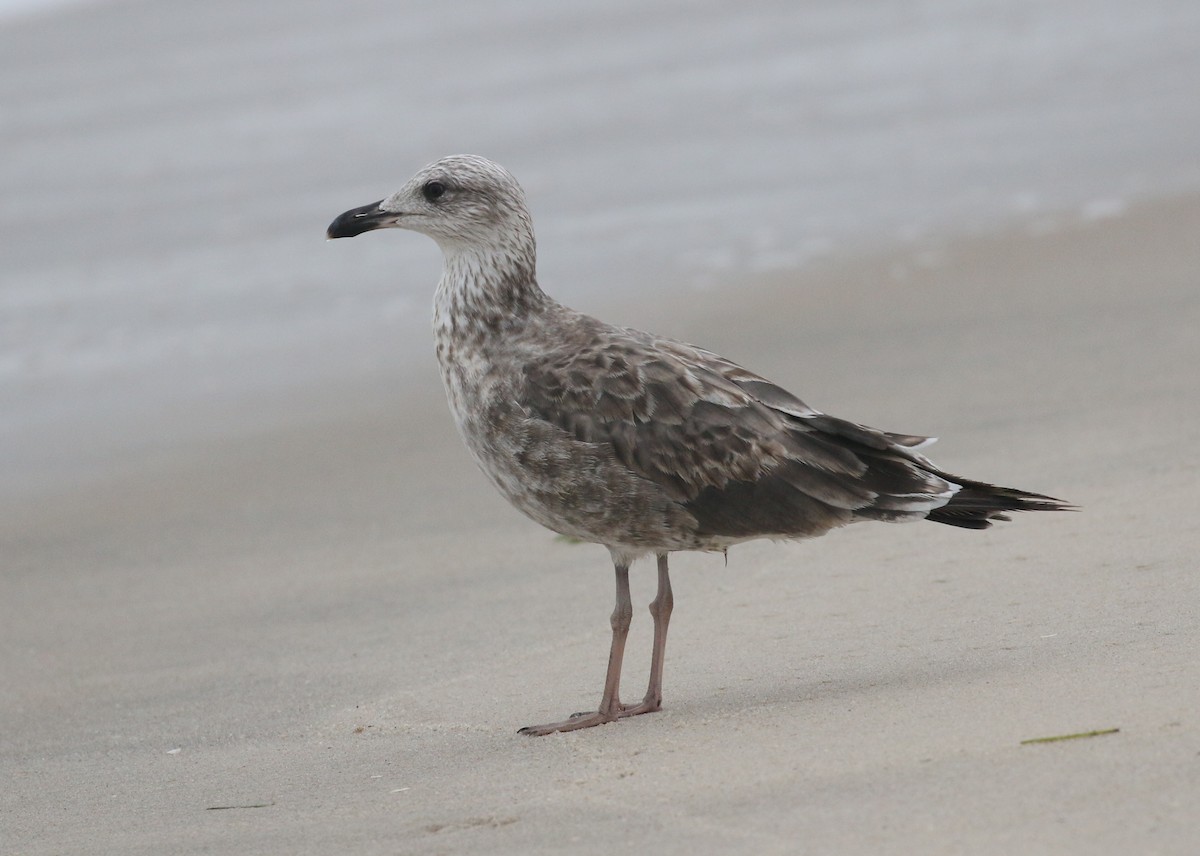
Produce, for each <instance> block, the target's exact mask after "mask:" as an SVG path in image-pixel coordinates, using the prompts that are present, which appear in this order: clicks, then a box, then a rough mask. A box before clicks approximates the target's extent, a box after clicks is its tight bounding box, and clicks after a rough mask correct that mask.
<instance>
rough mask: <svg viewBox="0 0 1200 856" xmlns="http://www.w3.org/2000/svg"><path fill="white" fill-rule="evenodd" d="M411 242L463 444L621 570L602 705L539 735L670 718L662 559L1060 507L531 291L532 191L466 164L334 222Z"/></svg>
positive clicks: (540, 515)
mask: <svg viewBox="0 0 1200 856" xmlns="http://www.w3.org/2000/svg"><path fill="white" fill-rule="evenodd" d="M390 227H400V228H402V229H411V230H413V231H416V232H422V233H424V234H426V235H428V236H430V237H431V238H433V239H434V240H435V241H437V243H438V245H439V246H440V247H441V248H442V253H443V254H444V263H443V267H442V277H441V280H440V281H439V282H438V287H437V292H436V294H435V296H434V302H433V326H434V331H435V336H436V341H437V357H438V362H439V363H440V365H441V370H442V381H443V382H444V384H445V387H446V395H447V397H448V399H449V401H450V409H451V411H452V412H453V413H454V419H455V421H456V422H457V423H458V428H459V431H460V432H461V433H462V437H463V440H464V441H465V442H466V445H467V448H468V449H469V450H470V451H471V454H472V455H473V456H474V458H475V461H476V462H477V463H478V464H479V467H480V469H482V470H483V472H484V474H485V475H486V476H487V478H488V479H489V480H490V481H491V482H492V484H493V485H495V487H496V489H497V490H499V491H500V493H501V494H503V495H504V497H505V498H506V499H507V500H508V501H509V502H511V503H512V504H513V505H514V506H516V507H517V508H518V509H519V510H520V511H522V512H523V513H525V514H526V515H528V516H529V517H531V518H533V519H534V520H536V521H537V522H538V523H541V524H542V525H543V526H546V527H548V528H550V529H552V530H554V531H555V532H559V533H562V534H563V535H569V536H572V537H574V538H579V539H581V540H584V541H590V542H594V543H596V544H603V545H604V546H605V547H607V548H608V551H609V553H610V554H611V555H612V560H613V565H614V566H615V568H616V575H617V603H616V609H615V610H614V611H613V614H612V621H611V623H612V648H611V650H610V652H609V659H608V672H607V675H606V678H605V681H604V692H603V694H602V695H601V698H600V706H599V708H598V709H597V710H596V711H595V712H593V713H587V714H576V715H575V716H573V717H570V718H568V719H566V720H563V721H561V722H553V723H549V724H547V725H534V726H530V727H528V728H523V729H521V731H522V733H524V734H531V735H543V734H550V733H552V732H555V731H573V730H575V729H578V728H587V727H590V726H593V725H600V724H602V723H605V722H612V721H613V720H616V719H621V718H623V717H627V716H634V715H636V714H639V713H650V712H651V711H656V710H658V709H659V708H660V707H661V705H662V670H663V653H664V651H665V648H666V642H667V623H668V621H669V620H670V617H671V608H672V597H671V581H670V578H669V576H668V573H667V555H668V554H669V553H671V552H673V551H675V550H716V551H724V550H726V549H728V548H729V547H730V546H731V545H733V544H737V543H740V542H742V541H748V540H751V539H754V538H777V539H778V538H812V537H815V536H817V535H823V534H824V533H826V532H828V531H829V530H830V529H835V528H837V527H839V526H844V525H846V524H847V523H854V522H857V521H859V520H884V521H893V522H896V521H907V520H922V519H924V520H933V521H935V522H937V523H946V524H949V525H951V526H961V527H964V528H967V529H986V528H988V527H989V526H990V525H991V523H992V521H993V520H1007V519H1008V517H1007V516H1006V512H1010V511H1056V510H1061V509H1065V508H1068V507H1069V506H1068V505H1067V504H1066V503H1064V502H1062V501H1061V500H1057V499H1054V498H1053V497H1049V496H1043V495H1041V494H1036V493H1028V492H1026V491H1022V490H1015V489H1013V488H1006V487H996V486H994V485H990V484H986V483H984V482H979V481H972V480H970V479H963V478H959V477H957V476H952V475H950V474H948V473H946V472H945V471H943V470H940V469H938V468H937V467H936V466H934V465H933V463H931V462H930V461H929V459H928V458H926V457H925V456H924V455H922V454H921V453H920V452H919V451H918V450H920V449H922V448H923V447H925V446H927V445H928V444H930V443H932V442H933V440H932V439H930V438H927V437H917V436H912V435H908V434H892V433H889V432H886V431H879V430H876V429H874V428H868V427H866V426H864V425H858V424H856V423H854V422H848V421H846V420H844V419H838V418H836V417H833V416H828V415H826V414H824V413H821V412H820V411H817V410H813V409H812V408H811V407H809V406H808V405H806V404H804V402H802V401H800V399H798V398H796V397H795V396H794V395H792V394H791V393H789V392H787V391H786V390H784V389H783V388H781V387H778V386H776V385H775V384H773V383H771V382H770V381H767V380H765V379H764V378H761V377H759V376H758V375H756V374H754V373H753V372H749V371H746V370H745V369H743V368H742V367H741V366H738V365H736V364H735V363H732V362H730V361H729V360H727V359H725V358H723V357H720V356H718V355H717V354H714V353H712V352H710V351H705V350H702V349H701V348H697V347H695V346H693V345H688V344H685V343H683V342H677V341H673V340H671V339H664V338H661V337H659V336H654V335H652V334H650V333H643V332H641V331H640V330H631V329H627V328H621V327H612V326H610V325H608V324H605V323H603V322H602V321H598V320H596V319H595V318H590V317H588V316H587V315H582V314H580V313H578V312H576V311H574V310H572V309H569V308H567V307H566V306H563V305H562V304H560V303H557V302H556V301H554V300H553V299H551V298H550V297H548V296H547V295H546V294H545V292H543V291H542V290H541V288H539V287H538V284H537V279H536V276H535V263H536V252H535V248H534V237H533V222H532V220H531V218H530V215H529V209H528V207H527V206H526V204H525V194H524V191H522V189H521V186H520V185H519V184H517V181H516V179H514V178H513V177H512V175H511V174H509V172H508V171H507V170H505V169H504V168H503V167H500V166H499V165H497V164H494V163H492V162H491V161H489V160H486V159H485V158H481V157H476V156H473V155H454V156H451V157H447V158H443V159H442V160H440V161H437V162H436V163H433V164H430V165H429V166H427V167H425V168H424V169H423V170H421V171H420V172H418V173H417V174H416V175H415V176H414V177H413V178H412V179H411V180H410V181H409V182H408V183H407V184H406V185H404V187H402V188H401V189H400V190H399V191H397V192H396V193H394V194H392V195H391V196H389V197H388V198H386V199H383V200H381V201H379V202H372V203H371V204H370V205H364V206H362V207H361V208H355V209H353V210H350V211H347V212H346V213H344V214H342V215H341V216H340V217H338V218H337V219H336V220H334V221H333V223H331V224H330V226H329V230H328V233H327V234H328V237H330V238H349V237H353V236H355V235H360V234H362V233H363V232H367V231H370V230H372V229H381V228H390ZM651 553H653V554H654V555H655V556H656V557H657V558H658V593H657V595H656V596H655V598H654V600H653V601H652V602H651V604H650V614H651V615H652V616H653V619H654V643H653V651H652V654H651V661H650V683H649V687H648V688H647V690H646V695H645V696H644V697H643V698H642V700H641V701H640V702H638V703H636V704H629V705H626V704H622V703H621V700H620V695H619V691H618V688H619V684H620V678H621V660H622V656H623V654H624V650H625V638H626V635H627V633H628V631H629V624H630V620H631V617H632V612H633V610H632V606H631V604H630V599H629V565H630V563H631V562H633V560H634V559H636V558H638V557H640V556H644V555H647V554H651Z"/></svg>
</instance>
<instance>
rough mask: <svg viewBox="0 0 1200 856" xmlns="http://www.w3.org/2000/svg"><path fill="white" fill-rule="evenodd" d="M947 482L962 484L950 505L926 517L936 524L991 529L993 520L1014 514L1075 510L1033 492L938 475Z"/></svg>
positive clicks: (1064, 503) (1067, 504) (943, 474)
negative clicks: (1013, 512) (1017, 512)
mask: <svg viewBox="0 0 1200 856" xmlns="http://www.w3.org/2000/svg"><path fill="white" fill-rule="evenodd" d="M938 475H940V476H942V477H943V478H945V479H946V480H947V481H950V482H953V483H954V484H957V485H960V486H961V488H960V490H959V491H958V492H957V493H955V494H954V496H953V497H952V498H951V499H950V501H949V502H948V503H946V504H945V505H943V506H942V507H941V508H935V509H934V510H933V511H931V512H929V514H927V515H926V516H925V519H926V520H932V521H933V522H934V523H945V524H946V525H948V526H961V527H962V528H964V529H987V528H988V527H989V526H991V525H992V521H993V520H1009V519H1010V518H1009V516H1008V513H1009V512H1010V511H1074V510H1075V509H1076V507H1075V506H1074V505H1071V504H1070V503H1069V502H1064V501H1063V500H1061V499H1055V498H1054V497H1052V496H1044V495H1042V494H1040V493H1030V492H1029V491H1025V490H1017V489H1016V488H1012V487H997V486H996V485H993V484H987V483H986V482H977V481H971V480H970V479H961V478H959V477H958V476H952V475H948V474H946V473H938Z"/></svg>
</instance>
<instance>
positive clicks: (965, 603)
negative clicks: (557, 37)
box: [0, 197, 1200, 854]
mask: <svg viewBox="0 0 1200 856" xmlns="http://www.w3.org/2000/svg"><path fill="white" fill-rule="evenodd" d="M1198 228H1200V199H1197V198H1194V197H1190V198H1183V199H1177V200H1169V201H1163V202H1161V203H1158V204H1154V205H1147V206H1143V207H1138V208H1135V209H1133V210H1130V211H1128V212H1125V213H1124V214H1123V215H1121V216H1118V217H1112V218H1109V219H1104V220H1100V221H1096V222H1092V223H1079V222H1076V223H1064V224H1061V225H1060V226H1059V227H1058V228H1057V229H1055V230H1054V231H1053V232H1047V233H1045V234H1029V233H1028V232H1024V233H1021V232H1014V233H1008V234H1004V235H999V236H991V237H987V238H980V239H972V240H959V241H956V242H952V243H946V244H940V245H936V246H933V245H930V246H925V247H921V248H915V249H913V250H911V251H905V252H903V253H897V254H889V255H879V256H874V257H871V258H868V259H865V260H861V261H859V262H856V263H853V264H830V265H824V266H818V267H817V268H814V269H810V270H806V271H805V272H802V273H800V274H796V275H795V276H788V275H785V274H777V275H773V276H772V277H770V278H765V279H761V280H759V281H747V282H742V283H740V284H738V287H737V288H736V289H722V290H717V291H713V292H711V293H707V294H704V295H702V296H701V297H695V296H692V297H691V298H690V299H686V295H683V294H678V293H676V294H671V293H664V294H662V295H656V296H655V297H654V298H653V299H652V300H651V301H650V302H649V303H648V304H644V303H643V304H638V305H633V304H629V305H623V306H618V305H616V304H615V303H608V304H602V303H601V304H598V305H597V306H596V307H587V308H589V309H592V308H595V310H596V311H597V312H598V313H599V312H603V314H605V315H608V316H609V317H612V316H614V315H616V316H618V317H619V318H620V319H621V320H626V321H629V322H633V321H638V322H639V323H642V324H643V325H644V326H647V327H652V328H654V329H658V330H660V331H665V332H669V333H671V334H674V335H677V336H680V337H686V338H689V339H694V340H699V341H702V342H704V343H706V344H707V345H709V346H711V347H713V348H718V349H720V350H722V351H723V352H725V353H726V354H729V355H731V356H733V357H734V358H737V359H739V360H741V361H743V362H745V363H748V364H750V365H753V366H755V367H756V368H758V369H759V370H760V371H762V372H763V373H765V374H767V375H768V376H770V377H773V378H775V379H777V380H779V381H781V382H785V383H786V384H788V385H790V386H791V387H792V388H794V389H797V390H799V391H801V392H802V394H803V395H804V396H805V398H806V399H808V400H809V401H810V402H811V403H813V404H814V405H816V406H820V407H822V408H823V409H826V410H829V411H832V412H836V413H839V414H842V415H845V416H849V417H852V418H856V419H859V420H861V421H864V422H867V423H869V424H880V425H885V426H887V427H889V428H895V429H898V430H911V431H921V432H931V433H940V434H941V435H942V436H943V438H944V439H943V440H942V441H941V442H940V444H939V448H938V449H937V452H938V455H937V460H938V461H940V462H943V463H944V464H945V465H946V466H947V467H949V468H951V469H952V470H956V471H961V472H966V473H970V474H972V475H976V476H980V477H984V478H992V479H995V480H997V481H1001V482H1005V483H1011V484H1016V485H1021V486H1024V487H1028V488H1032V489H1038V490H1045V491H1048V492H1051V493H1054V494H1055V495H1060V496H1064V497H1067V498H1070V499H1071V500H1074V501H1076V502H1078V503H1079V504H1080V505H1081V506H1082V507H1083V511H1081V512H1080V513H1077V514H1058V515H1037V516H1031V517H1025V518H1021V519H1018V520H1017V521H1015V522H1013V523H1011V524H1008V525H1004V526H999V527H996V528H994V529H993V530H991V531H989V532H986V533H971V532H962V531H955V530H950V529H948V528H946V527H938V526H933V525H928V524H917V525H909V526H884V525H873V526H863V527H856V528H851V529H849V530H846V531H844V532H838V533H834V534H833V535H831V536H829V537H827V538H824V539H822V540H820V541H816V542H811V543H804V544H789V545H773V544H766V543H760V544H754V545H748V546H746V547H742V548H738V549H735V550H733V551H731V552H730V555H729V564H728V567H726V566H725V564H724V562H723V561H722V560H721V558H720V557H719V556H683V557H679V558H677V560H676V564H677V566H678V568H679V570H678V572H677V573H676V575H675V576H676V577H677V583H676V586H677V590H676V603H677V606H676V616H675V621H674V623H673V626H672V638H671V646H670V649H669V651H668V670H667V687H666V705H665V710H664V711H662V712H661V713H659V714H656V715H653V716H647V717H641V718H639V719H637V720H633V721H628V722H623V723H620V724H618V725H614V726H606V727H602V728H597V729H593V730H590V731H586V732H579V733H574V734H569V735H558V736H552V737H549V738H542V739H528V738H521V737H518V736H517V735H516V733H515V732H516V729H517V728H518V727H519V726H521V725H525V724H528V723H529V722H534V721H540V720H542V719H545V718H546V717H548V716H558V715H562V714H564V713H568V712H570V711H572V710H575V709H586V708H587V707H588V706H589V705H594V703H595V699H594V698H592V695H593V694H594V690H596V688H597V687H598V679H599V676H600V675H601V673H602V669H603V658H604V656H605V651H606V650H607V614H608V611H609V609H610V599H611V592H610V589H611V585H612V581H611V570H610V569H609V567H608V563H607V557H606V555H605V554H604V551H603V550H601V549H599V548H597V547H594V546H589V545H572V544H565V543H562V542H559V541H556V540H555V539H554V538H553V536H552V535H551V534H550V533H548V532H546V531H544V530H542V529H540V528H539V527H537V526H536V525H534V524H532V523H530V522H528V521H525V520H524V519H522V518H520V517H519V516H518V515H517V514H516V513H515V512H513V511H511V510H510V509H508V508H507V507H506V506H505V505H504V503H503V502H502V500H500V499H499V498H498V497H496V496H493V495H492V493H491V491H490V488H488V486H487V485H486V483H485V482H484V480H483V478H482V476H481V475H480V474H478V473H477V472H475V471H474V470H473V467H472V465H471V464H470V463H469V461H468V460H467V456H466V455H465V453H464V452H463V451H462V450H461V449H460V448H459V442H458V440H457V438H456V437H455V436H454V435H453V432H452V426H451V423H450V421H449V417H448V415H447V413H446V409H445V406H444V403H443V402H442V401H441V392H440V389H438V387H437V381H436V375H435V373H434V372H433V370H432V368H431V367H430V369H429V370H428V371H419V372H414V374H413V376H412V377H405V378H401V377H399V376H396V377H392V378H389V380H388V382H387V383H384V384H381V385H379V386H378V387H373V388H363V389H337V390H313V391H312V393H311V394H312V396H313V397H314V398H315V399H316V400H317V401H318V402H319V403H322V404H324V405H325V406H324V407H323V408H318V407H315V406H314V407H313V408H312V411H313V412H314V413H316V412H317V411H321V412H323V413H324V414H325V415H324V416H322V417H320V418H316V417H314V418H311V419H309V420H307V421H303V422H298V423H297V424H294V425H293V426H291V427H290V428H288V429H287V430H281V431H275V432H269V433H262V434H258V435H253V436H244V437H240V438H237V439H236V440H235V441H228V442H222V443H220V444H215V445H208V446H197V447H194V448H186V449H176V450H174V451H173V452H172V453H171V454H169V455H161V456H159V457H158V458H157V459H155V460H153V461H152V462H150V463H147V464H146V465H145V466H143V467H142V468H140V469H137V470H135V471H130V472H128V473H127V474H126V475H125V476H124V477H122V478H119V479H118V478H114V479H111V480H109V481H105V482H104V483H101V484H96V485H94V486H92V487H90V488H88V489H86V490H78V491H70V492H58V493H52V494H46V495H43V496H39V497H37V501H36V502H23V503H20V504H18V505H15V506H11V507H8V508H5V509H4V514H3V543H4V550H5V557H6V565H7V567H6V580H5V591H6V596H5V598H4V599H3V603H2V605H0V625H2V626H3V627H4V638H5V639H6V644H5V648H4V674H5V690H4V694H3V711H2V713H3V721H4V723H5V741H4V742H5V751H4V757H3V765H4V779H5V781H6V783H7V784H6V787H5V788H4V789H3V791H2V794H3V796H2V797H0V799H2V801H3V803H2V805H3V809H2V812H3V825H4V849H5V851H6V852H11V853H21V854H43V853H45V854H49V853H70V852H80V853H82V852H88V853H99V852H104V853H130V854H135V853H164V852H170V853H200V852H235V851H236V852H245V853H330V852H353V853H363V854H371V853H470V852H493V853H555V852H568V851H569V852H578V853H600V852H610V851H611V850H612V849H613V848H614V847H616V848H620V849H632V848H636V847H640V846H644V845H646V844H648V843H650V842H653V845H654V847H655V848H656V849H657V850H659V851H660V852H665V853H686V852H730V853H732V852H751V851H753V852H763V853H796V852H839V853H913V852H924V853H962V852H971V853H995V854H1004V853H1013V852H1017V851H1020V852H1028V853H1131V852H1153V853H1179V854H1183V853H1188V852H1191V851H1192V850H1193V849H1194V844H1195V842H1196V841H1197V840H1198V838H1200V821H1198V820H1197V816H1196V813H1195V811H1194V807H1195V804H1196V801H1197V799H1198V798H1200V720H1198V719H1197V716H1196V711H1197V710H1200V657H1198V656H1197V655H1198V653H1200V652H1198V650H1197V647H1198V646H1197V643H1196V637H1195V605H1196V604H1197V602H1200V599H1198V596H1200V592H1198V591H1197V589H1198V586H1200V582H1198V578H1197V575H1196V568H1195V559H1194V555H1193V554H1194V551H1195V539H1194V537H1193V535H1192V533H1193V531H1194V526H1193V524H1192V522H1191V514H1192V508H1193V506H1194V498H1195V488H1196V479H1197V463H1198V455H1197V453H1196V449H1197V447H1198V443H1197V441H1198V440H1200V436H1198V429H1197V427H1196V426H1197V425H1200V397H1198V396H1197V395H1196V394H1195V389H1196V386H1195V383H1196V381H1195V375H1194V366H1196V365H1198V364H1200V337H1198V336H1197V335H1196V330H1197V329H1198V327H1197V325H1198V323H1200V292H1198V291H1197V289H1196V287H1195V271H1196V270H1198V269H1200V247H1198V245H1197V244H1196V242H1195V241H1194V240H1193V237H1194V235H1195V234H1196V231H1197V229H1198ZM1042 231H1044V229H1043V230H1042ZM651 588H652V573H651V568H650V566H648V565H646V566H636V567H635V568H634V591H635V597H636V598H637V599H638V600H639V601H641V600H648V599H649V597H650V595H651V593H652V591H651ZM648 626H649V620H648V617H647V616H646V615H645V614H644V612H643V611H642V610H641V609H639V610H638V613H637V614H636V615H635V628H634V635H633V637H632V641H631V647H630V654H629V657H628V662H629V665H628V666H627V680H629V681H630V683H631V685H636V684H638V683H640V682H641V680H642V676H643V675H644V673H645V672H644V669H645V667H646V663H645V662H644V661H645V660H648V650H649V639H648V634H647V630H648ZM1114 728H1115V729H1120V730H1119V732H1117V733H1113V734H1109V735H1105V736H1097V737H1092V738H1080V739H1075V740H1069V741H1063V742H1057V743H1047V744H1030V745H1022V741H1023V740H1029V739H1033V738H1040V737H1049V736H1057V735H1065V734H1073V733H1079V732H1086V731H1093V730H1107V729H1114Z"/></svg>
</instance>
